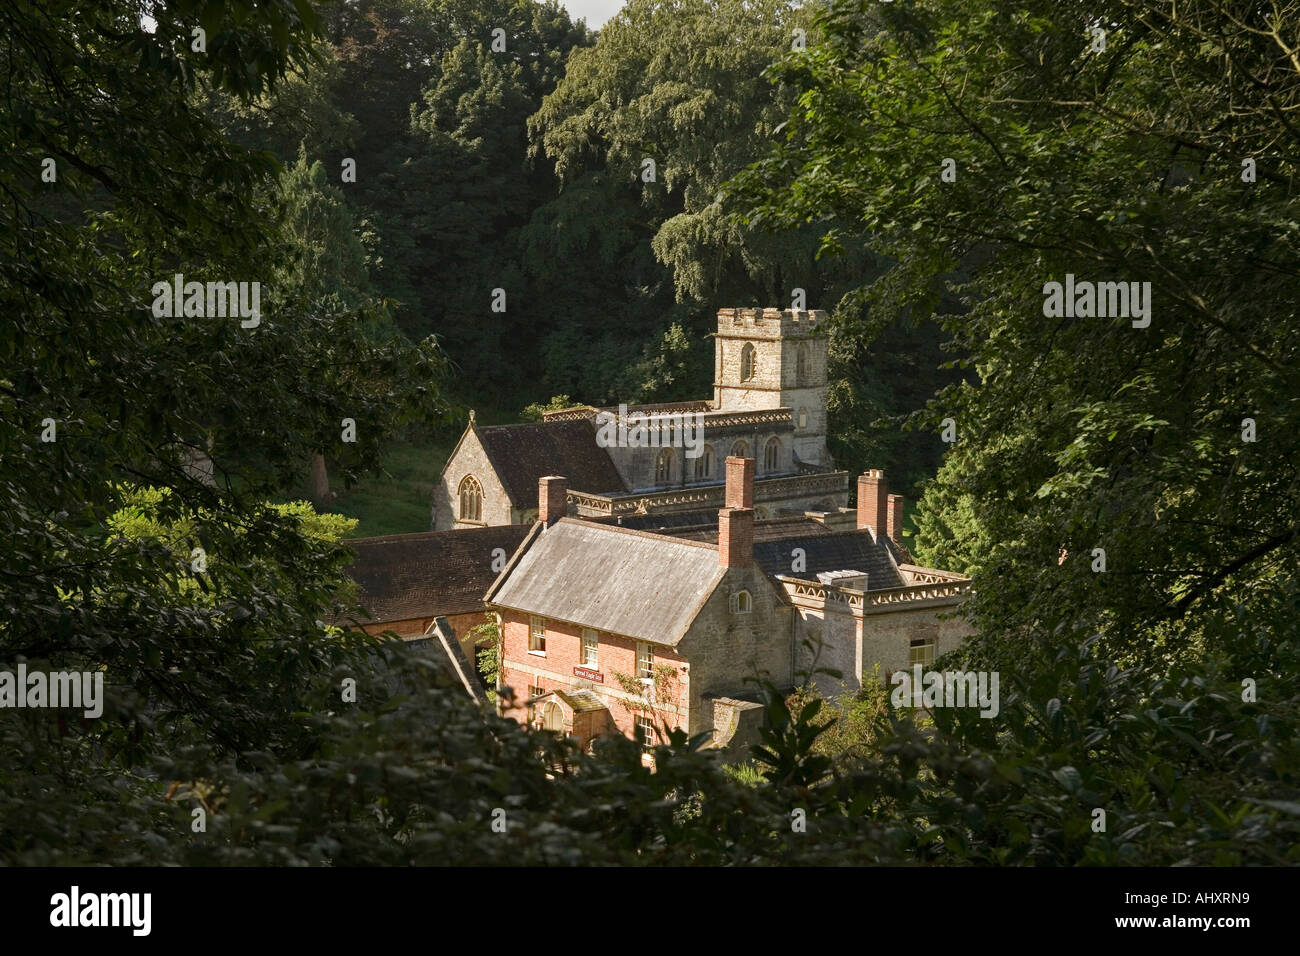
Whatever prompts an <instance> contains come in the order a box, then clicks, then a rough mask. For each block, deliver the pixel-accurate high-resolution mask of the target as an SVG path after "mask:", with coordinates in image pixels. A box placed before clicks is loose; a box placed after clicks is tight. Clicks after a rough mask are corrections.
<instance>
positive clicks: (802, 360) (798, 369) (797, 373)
mask: <svg viewBox="0 0 1300 956" xmlns="http://www.w3.org/2000/svg"><path fill="white" fill-rule="evenodd" d="M794 381H795V384H796V385H807V384H808V343H807V342H800V343H799V348H798V349H797V350H796V351H795V360H794Z"/></svg>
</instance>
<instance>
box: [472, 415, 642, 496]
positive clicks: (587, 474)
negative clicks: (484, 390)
mask: <svg viewBox="0 0 1300 956" xmlns="http://www.w3.org/2000/svg"><path fill="white" fill-rule="evenodd" d="M475 434H477V435H478V440H479V441H480V442H481V443H482V444H483V450H484V451H485V452H486V453H487V456H488V460H489V461H490V462H491V463H492V469H493V470H494V471H495V472H496V474H497V477H498V478H499V479H500V480H501V484H502V485H503V486H504V487H505V489H506V494H507V495H508V496H509V498H510V500H511V502H513V503H514V505H515V507H516V508H536V507H537V481H538V479H539V478H544V477H546V476H547V475H563V476H564V477H565V478H567V479H568V480H569V489H570V490H573V491H585V492H588V493H589V494H608V493H610V492H625V491H627V488H626V487H625V486H624V484H623V479H622V478H620V477H619V475H618V469H616V468H615V467H614V461H613V459H612V458H610V457H609V452H607V451H605V449H603V448H601V447H600V446H599V445H597V444H596V426H595V424H594V423H592V422H591V421H589V420H587V419H577V420H574V421H560V422H530V423H525V424H522V425H491V426H488V427H486V428H476V429H475Z"/></svg>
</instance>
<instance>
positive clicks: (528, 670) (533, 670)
mask: <svg viewBox="0 0 1300 956" xmlns="http://www.w3.org/2000/svg"><path fill="white" fill-rule="evenodd" d="M528 619H529V616H528V615H527V614H521V613H519V612H516V611H502V612H501V630H502V637H503V647H504V653H503V655H502V657H503V667H502V683H504V684H506V685H508V686H510V687H512V688H514V691H515V699H516V701H517V702H518V703H519V704H520V705H522V704H523V702H524V701H525V700H527V699H528V688H529V687H530V686H540V687H541V688H542V690H543V691H544V692H545V691H551V690H562V691H571V690H581V689H584V688H586V689H590V690H592V691H594V692H595V693H596V694H597V695H598V696H599V697H600V698H601V699H602V700H604V701H605V703H606V705H607V706H608V707H609V712H610V716H611V717H612V718H613V721H614V724H615V725H616V726H617V728H618V730H619V732H620V733H622V734H623V735H624V736H627V737H631V736H632V731H633V717H634V715H635V714H636V713H637V712H638V711H636V710H635V709H633V708H629V707H627V706H626V705H625V704H624V703H623V702H622V701H621V700H620V699H619V698H620V697H621V696H625V695H624V694H623V688H622V685H621V684H619V682H618V680H617V679H616V678H615V677H614V675H615V673H616V672H617V673H621V674H627V675H632V676H635V674H636V643H637V642H636V641H635V640H633V639H632V638H628V637H622V636H619V635H616V634H610V633H608V632H606V631H601V632H599V638H600V648H599V654H600V660H599V667H597V668H596V670H598V671H599V672H600V673H601V674H602V675H604V678H605V679H604V681H603V682H602V683H597V682H595V681H590V680H585V679H583V678H581V677H577V676H575V675H574V673H573V669H574V668H575V667H580V666H582V628H581V627H579V626H578V625H576V624H568V623H565V622H563V621H553V620H549V619H548V620H547V622H546V654H545V656H542V655H541V654H533V653H530V652H529V650H528ZM654 663H655V667H656V668H658V667H659V666H660V665H663V664H672V665H673V667H674V669H675V672H676V673H675V677H674V679H672V680H671V681H670V682H669V683H668V690H669V692H670V693H671V694H672V697H673V699H672V700H671V701H669V702H667V703H669V704H670V705H671V704H675V705H676V707H677V708H678V711H679V713H674V712H673V711H671V710H668V709H667V708H666V707H665V706H663V705H664V703H665V702H663V701H660V702H659V704H658V705H656V710H657V712H658V715H659V716H658V717H656V718H655V723H656V726H658V724H659V723H660V721H661V719H662V720H666V721H667V723H668V724H669V726H673V727H675V726H679V725H680V726H682V727H686V726H687V716H688V711H687V706H688V696H689V695H688V684H687V681H686V680H684V679H683V678H684V677H685V676H686V675H685V674H683V672H682V665H683V664H684V663H686V662H685V660H684V658H682V657H681V656H680V655H678V654H676V653H675V652H674V651H673V650H672V649H671V648H668V647H665V646H663V645H659V644H655V645H654ZM539 672H541V673H539ZM505 713H506V716H508V717H513V718H514V719H515V720H518V721H520V722H521V723H522V722H523V721H524V720H526V719H527V714H526V713H525V711H524V709H523V707H522V706H518V707H515V708H513V709H510V710H507V711H506V712H505Z"/></svg>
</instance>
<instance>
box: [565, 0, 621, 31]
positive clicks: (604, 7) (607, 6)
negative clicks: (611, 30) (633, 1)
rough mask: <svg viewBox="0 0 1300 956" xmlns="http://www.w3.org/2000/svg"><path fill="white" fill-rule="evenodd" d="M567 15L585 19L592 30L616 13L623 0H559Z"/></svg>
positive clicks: (576, 18)
mask: <svg viewBox="0 0 1300 956" xmlns="http://www.w3.org/2000/svg"><path fill="white" fill-rule="evenodd" d="M560 3H561V4H562V5H563V6H564V9H565V10H568V11H569V16H570V17H572V18H573V19H575V20H581V19H584V18H585V19H586V21H587V26H589V27H591V28H592V29H593V30H594V29H595V28H596V27H599V26H603V25H604V23H605V21H606V20H608V19H609V18H610V17H612V16H613V15H614V14H616V13H618V10H619V8H620V7H621V6H623V0H560Z"/></svg>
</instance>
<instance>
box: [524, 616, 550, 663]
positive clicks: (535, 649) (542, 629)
mask: <svg viewBox="0 0 1300 956" xmlns="http://www.w3.org/2000/svg"><path fill="white" fill-rule="evenodd" d="M528 653H529V654H541V655H542V656H543V657H545V656H546V618H544V617H538V616H537V615H536V614H530V615H528Z"/></svg>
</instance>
